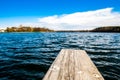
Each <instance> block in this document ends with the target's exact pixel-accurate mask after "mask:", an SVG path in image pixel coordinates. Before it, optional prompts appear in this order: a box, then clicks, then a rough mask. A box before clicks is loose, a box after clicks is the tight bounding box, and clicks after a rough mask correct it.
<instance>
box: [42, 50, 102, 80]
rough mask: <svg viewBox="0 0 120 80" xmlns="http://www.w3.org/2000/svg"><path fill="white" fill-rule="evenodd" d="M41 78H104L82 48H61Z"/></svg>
mask: <svg viewBox="0 0 120 80" xmlns="http://www.w3.org/2000/svg"><path fill="white" fill-rule="evenodd" d="M43 80H104V78H103V77H102V75H101V74H100V72H99V71H98V69H97V68H96V66H95V65H94V64H93V62H92V61H91V59H90V57H89V56H88V55H87V53H86V52H85V51H84V50H74V49H62V50H61V52H60V53H59V54H58V56H57V58H56V59H55V61H54V62H53V64H52V65H51V67H50V69H49V70H48V72H47V74H46V75H45V77H44V78H43Z"/></svg>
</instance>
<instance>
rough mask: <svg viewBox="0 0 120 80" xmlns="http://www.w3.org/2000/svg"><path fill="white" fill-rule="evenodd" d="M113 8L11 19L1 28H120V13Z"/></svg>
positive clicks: (3, 23)
mask: <svg viewBox="0 0 120 80" xmlns="http://www.w3.org/2000/svg"><path fill="white" fill-rule="evenodd" d="M112 10H113V8H105V9H99V10H94V11H87V12H75V13H71V14H62V15H53V16H47V17H42V18H36V17H31V18H29V17H28V18H27V17H26V18H15V19H14V18H11V19H5V20H1V22H0V27H1V28H5V27H8V26H19V25H20V24H22V25H25V26H33V27H34V26H37V27H39V26H40V27H47V28H50V29H54V30H85V29H93V28H96V27H99V26H120V12H115V11H112Z"/></svg>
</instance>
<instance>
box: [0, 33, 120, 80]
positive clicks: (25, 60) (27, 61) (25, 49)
mask: <svg viewBox="0 0 120 80" xmlns="http://www.w3.org/2000/svg"><path fill="white" fill-rule="evenodd" d="M63 48H74V49H82V50H86V51H87V53H88V55H89V56H90V57H91V59H92V60H93V62H94V63H95V65H96V66H97V68H98V69H99V71H100V72H101V74H102V75H103V77H104V78H105V80H120V34H119V33H89V32H86V33H85V32H84V33H82V32H73V33H70V32H69V33H65V32H59V33H57V32H51V33H0V80H41V79H42V78H43V76H44V75H45V73H46V72H47V70H48V69H49V67H50V65H51V64H52V62H53V61H54V59H55V58H56V56H57V54H58V53H59V51H60V50H61V49H63Z"/></svg>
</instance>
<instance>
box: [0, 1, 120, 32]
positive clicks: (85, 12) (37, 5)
mask: <svg viewBox="0 0 120 80" xmlns="http://www.w3.org/2000/svg"><path fill="white" fill-rule="evenodd" d="M21 24H22V25H25V26H33V27H34V26H36V27H38V26H40V27H46V28H50V29H54V30H87V29H94V28H96V27H101V26H120V0H0V28H6V27H11V26H19V25H21Z"/></svg>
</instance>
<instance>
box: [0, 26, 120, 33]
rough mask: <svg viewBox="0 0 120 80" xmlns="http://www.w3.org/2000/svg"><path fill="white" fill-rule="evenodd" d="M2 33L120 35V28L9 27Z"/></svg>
mask: <svg viewBox="0 0 120 80" xmlns="http://www.w3.org/2000/svg"><path fill="white" fill-rule="evenodd" d="M0 32H21V33H22V32H100V33H103V32H105V33H108V32H109V33H113V32H114V33H120V26H105V27H98V28H95V29H92V30H52V29H48V28H41V27H26V26H20V27H10V28H9V27H8V28H6V29H5V30H3V29H1V31H0Z"/></svg>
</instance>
